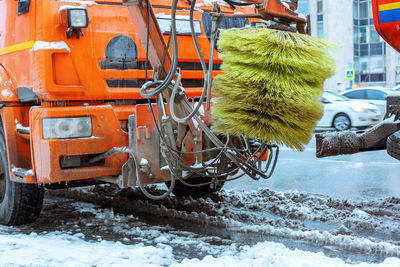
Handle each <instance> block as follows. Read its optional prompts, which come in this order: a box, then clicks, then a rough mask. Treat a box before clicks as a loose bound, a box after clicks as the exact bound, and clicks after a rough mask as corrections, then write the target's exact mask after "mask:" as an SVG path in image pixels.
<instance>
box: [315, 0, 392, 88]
mask: <svg viewBox="0 0 400 267" xmlns="http://www.w3.org/2000/svg"><path fill="white" fill-rule="evenodd" d="M309 10H310V15H311V29H312V30H311V31H312V35H313V36H317V37H319V38H324V39H327V40H330V41H333V42H335V43H337V44H339V45H340V46H341V47H340V48H339V49H338V50H337V51H335V52H334V54H333V55H334V57H335V59H336V65H337V66H336V74H335V75H334V76H333V77H332V78H330V79H328V80H327V81H326V83H325V88H326V89H329V90H333V91H342V90H344V89H346V88H352V87H365V86H384V87H389V88H390V87H394V86H396V85H397V84H399V83H400V80H399V78H400V77H399V75H398V74H397V73H398V72H400V56H399V55H398V53H397V52H395V50H394V49H392V48H391V47H390V46H389V45H387V44H386V43H385V42H384V41H383V39H382V38H381V37H380V36H379V34H378V33H377V32H376V30H375V26H374V21H373V16H372V5H371V0H352V1H351V0H310V2H309ZM347 69H355V79H354V80H346V76H345V73H346V70H347Z"/></svg>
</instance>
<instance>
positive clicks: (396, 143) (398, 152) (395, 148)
mask: <svg viewBox="0 0 400 267" xmlns="http://www.w3.org/2000/svg"><path fill="white" fill-rule="evenodd" d="M386 151H387V153H388V154H389V155H390V156H391V157H393V158H395V159H398V160H400V131H398V132H395V133H394V134H392V135H391V136H389V137H388V139H387V143H386Z"/></svg>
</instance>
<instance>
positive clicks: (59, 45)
mask: <svg viewBox="0 0 400 267" xmlns="http://www.w3.org/2000/svg"><path fill="white" fill-rule="evenodd" d="M51 49H56V50H64V49H65V50H67V51H68V52H70V53H71V49H70V48H69V47H68V45H67V44H66V43H65V42H64V41H60V42H44V41H36V42H35V44H34V45H33V47H32V50H31V51H32V52H33V51H37V50H51Z"/></svg>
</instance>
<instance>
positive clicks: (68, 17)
mask: <svg viewBox="0 0 400 267" xmlns="http://www.w3.org/2000/svg"><path fill="white" fill-rule="evenodd" d="M59 13H60V24H61V25H62V26H63V27H64V28H69V29H82V28H87V26H88V25H89V16H88V12H87V10H86V9H85V8H84V7H77V6H62V7H60V9H59Z"/></svg>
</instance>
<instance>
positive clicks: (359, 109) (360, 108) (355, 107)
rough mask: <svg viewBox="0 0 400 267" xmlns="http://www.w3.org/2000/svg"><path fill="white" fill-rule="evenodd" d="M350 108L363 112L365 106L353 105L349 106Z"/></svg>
mask: <svg viewBox="0 0 400 267" xmlns="http://www.w3.org/2000/svg"><path fill="white" fill-rule="evenodd" d="M351 109H352V110H354V111H355V112H365V108H362V107H357V106H353V107H351Z"/></svg>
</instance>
